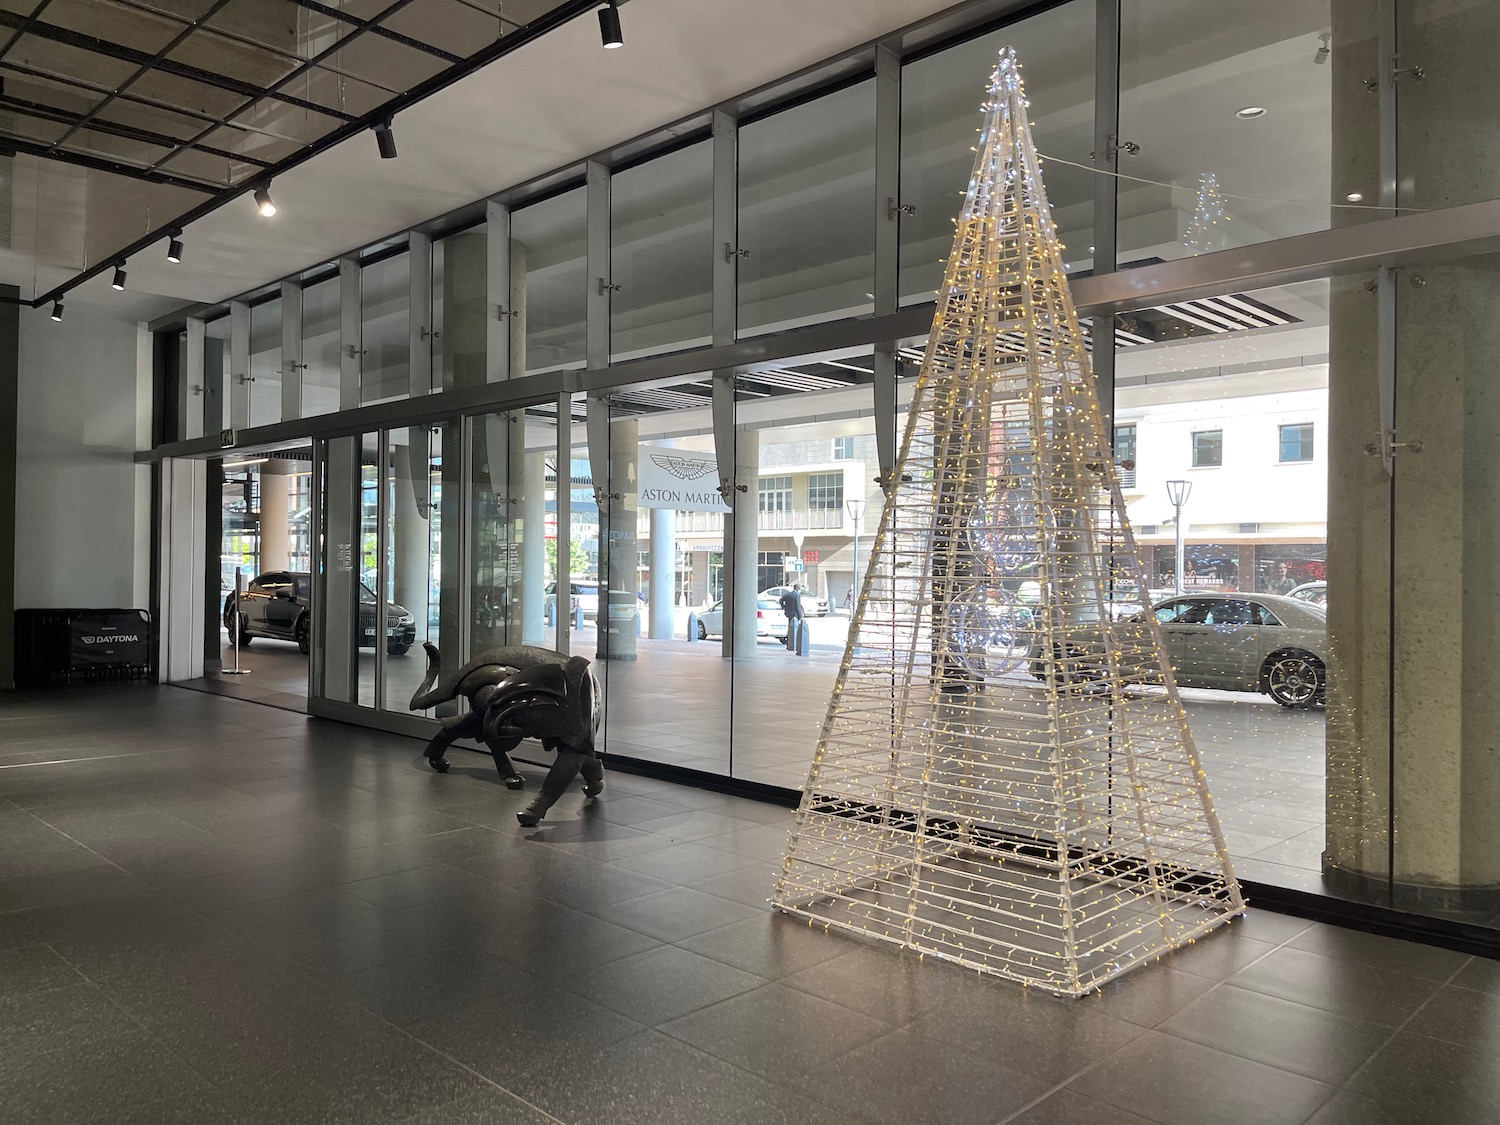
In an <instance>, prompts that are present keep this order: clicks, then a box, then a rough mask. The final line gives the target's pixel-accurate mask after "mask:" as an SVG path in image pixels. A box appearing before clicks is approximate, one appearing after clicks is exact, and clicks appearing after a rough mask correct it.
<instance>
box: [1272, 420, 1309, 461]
mask: <svg viewBox="0 0 1500 1125" xmlns="http://www.w3.org/2000/svg"><path fill="white" fill-rule="evenodd" d="M1312 459H1313V428H1312V423H1311V422H1301V423H1299V424H1297V425H1295V426H1282V427H1281V455H1280V457H1279V458H1278V460H1280V461H1281V462H1282V463H1283V464H1285V463H1286V462H1288V461H1311V460H1312Z"/></svg>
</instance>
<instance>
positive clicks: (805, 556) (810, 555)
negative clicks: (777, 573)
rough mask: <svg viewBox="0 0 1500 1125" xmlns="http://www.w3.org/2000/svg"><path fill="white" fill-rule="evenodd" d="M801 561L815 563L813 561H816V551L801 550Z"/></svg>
mask: <svg viewBox="0 0 1500 1125" xmlns="http://www.w3.org/2000/svg"><path fill="white" fill-rule="evenodd" d="M802 561H803V562H805V563H815V562H817V561H818V552H817V551H803V552H802Z"/></svg>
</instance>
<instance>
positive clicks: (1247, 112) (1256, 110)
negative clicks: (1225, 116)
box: [1234, 105, 1266, 121]
mask: <svg viewBox="0 0 1500 1125" xmlns="http://www.w3.org/2000/svg"><path fill="white" fill-rule="evenodd" d="M1234 115H1235V116H1236V117H1238V118H1239V119H1240V120H1241V121H1254V120H1255V119H1256V118H1257V117H1264V116H1265V115H1266V107H1265V106H1263V105H1247V106H1246V107H1245V108H1244V109H1237V110H1235V111H1234Z"/></svg>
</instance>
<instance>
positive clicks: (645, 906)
mask: <svg viewBox="0 0 1500 1125" xmlns="http://www.w3.org/2000/svg"><path fill="white" fill-rule="evenodd" d="M596 913H597V914H598V915H599V917H601V918H603V919H604V920H605V921H608V922H614V923H615V924H616V925H620V926H628V927H629V928H630V929H632V930H639V931H640V932H641V933H643V934H649V935H650V936H652V937H654V938H656V939H657V940H659V941H681V940H682V939H683V938H689V937H692V936H693V935H694V934H701V933H706V932H707V931H709V930H716V929H720V928H721V927H723V926H726V925H728V924H729V923H731V922H742V921H744V920H745V919H747V918H752V917H756V916H758V915H759V913H760V912H758V911H756V910H755V908H754V907H749V906H743V905H741V904H740V903H737V902H731V901H729V900H728V899H723V898H718V897H716V896H714V895H710V894H705V893H704V892H702V891H695V890H691V889H689V888H687V887H671V888H669V889H667V890H663V891H657V892H655V893H653V894H648V895H645V896H643V897H641V898H633V899H630V900H629V901H627V902H618V903H615V904H614V905H613V906H606V907H604V908H602V909H600V910H598V911H597V912H596Z"/></svg>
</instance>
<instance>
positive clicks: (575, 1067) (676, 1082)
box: [509, 1031, 868, 1125]
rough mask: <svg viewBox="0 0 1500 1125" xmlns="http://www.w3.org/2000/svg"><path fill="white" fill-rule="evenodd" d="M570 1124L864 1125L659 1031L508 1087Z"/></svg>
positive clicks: (554, 1064)
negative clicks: (836, 1124)
mask: <svg viewBox="0 0 1500 1125" xmlns="http://www.w3.org/2000/svg"><path fill="white" fill-rule="evenodd" d="M509 1088H512V1089H514V1090H515V1092H516V1093H517V1094H519V1095H521V1096H522V1097H524V1098H526V1099H527V1100H528V1101H530V1102H532V1103H533V1104H535V1105H537V1106H540V1107H541V1108H542V1109H544V1110H546V1111H547V1112H548V1113H550V1114H552V1115H553V1116H554V1117H556V1118H558V1119H560V1120H562V1121H567V1122H609V1123H611V1125H703V1123H704V1122H714V1123H715V1125H741V1123H743V1125H807V1123H808V1122H841V1123H844V1122H847V1123H848V1125H861V1123H863V1122H866V1121H868V1118H866V1117H864V1116H862V1115H861V1114H860V1113H858V1112H854V1113H842V1112H839V1111H834V1110H830V1108H829V1106H828V1105H827V1104H825V1103H824V1102H822V1101H821V1100H819V1099H817V1098H815V1097H811V1096H808V1095H804V1094H799V1093H796V1092H794V1091H791V1090H788V1089H786V1088H784V1087H782V1086H778V1085H775V1084H773V1083H771V1082H769V1081H767V1080H766V1079H764V1078H761V1077H759V1076H757V1075H753V1074H750V1073H749V1072H748V1071H744V1070H741V1069H739V1068H738V1067H735V1066H731V1065H730V1064H729V1063H726V1062H723V1061H722V1060H720V1059H716V1058H714V1057H713V1056H712V1055H708V1054H705V1053H704V1052H702V1051H699V1050H697V1049H696V1048H694V1047H690V1046H689V1045H688V1044H686V1043H683V1042H681V1041H680V1040H677V1039H673V1038H672V1037H671V1036H668V1035H664V1034H662V1033H661V1032H659V1031H644V1032H641V1033H640V1034H638V1035H633V1036H631V1037H630V1038H628V1039H623V1040H621V1041H619V1042H617V1043H612V1044H610V1045H608V1046H606V1047H602V1048H599V1049H597V1050H594V1051H590V1052H580V1053H575V1054H569V1055H566V1056H558V1057H555V1058H554V1059H552V1060H551V1065H550V1066H549V1067H547V1068H545V1069H542V1070H538V1071H536V1072H534V1073H531V1074H527V1075H523V1076H522V1077H521V1079H520V1080H519V1081H518V1082H517V1083H516V1084H515V1085H514V1086H513V1087H509Z"/></svg>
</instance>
